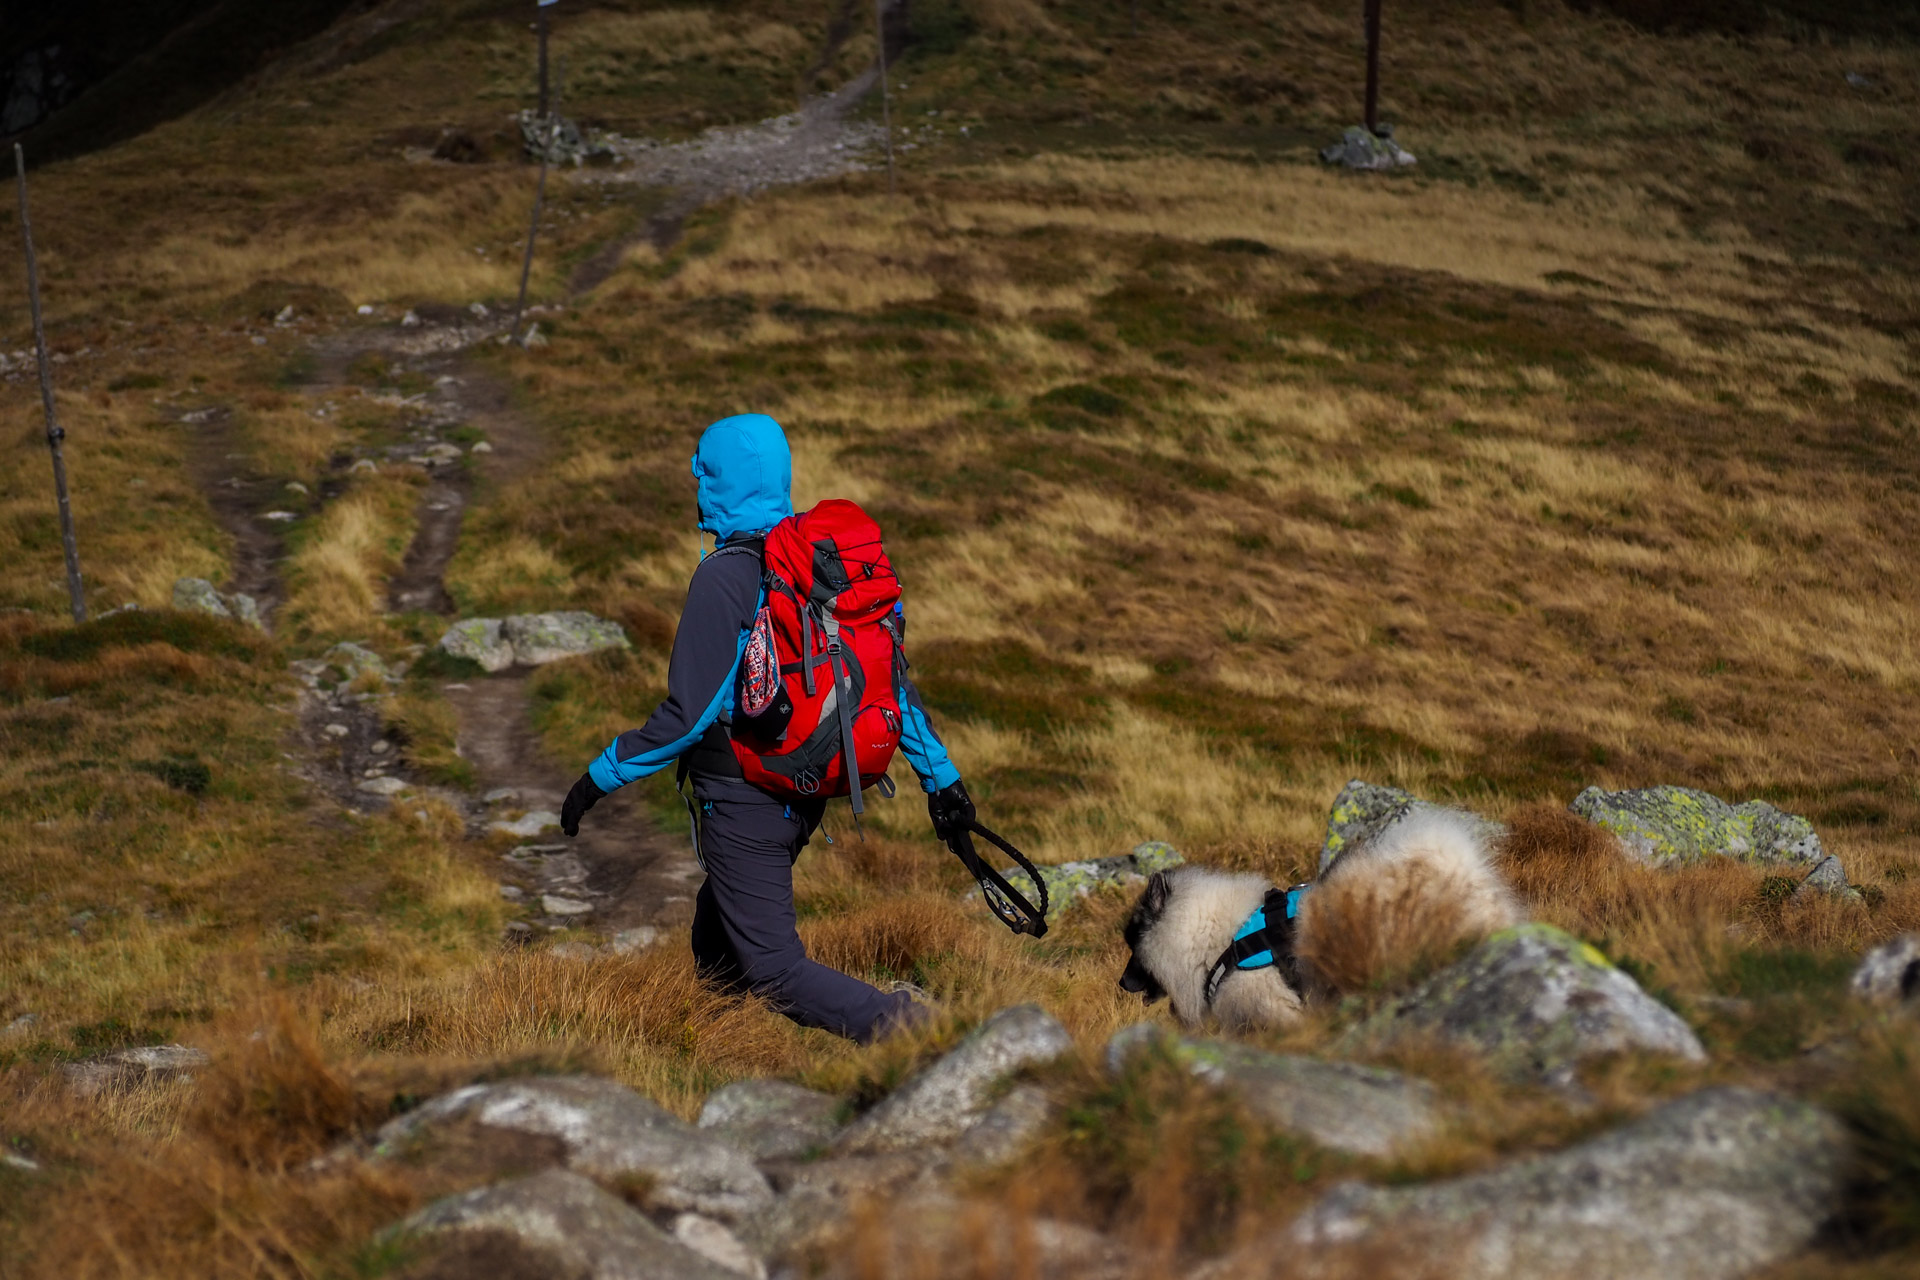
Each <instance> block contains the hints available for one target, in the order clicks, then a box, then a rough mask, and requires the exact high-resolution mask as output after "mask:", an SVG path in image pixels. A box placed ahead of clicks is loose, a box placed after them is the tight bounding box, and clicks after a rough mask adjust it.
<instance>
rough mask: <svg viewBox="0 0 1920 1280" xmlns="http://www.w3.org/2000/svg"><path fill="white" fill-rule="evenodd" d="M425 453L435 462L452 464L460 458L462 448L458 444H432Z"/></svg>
mask: <svg viewBox="0 0 1920 1280" xmlns="http://www.w3.org/2000/svg"><path fill="white" fill-rule="evenodd" d="M423 452H424V453H425V454H426V455H427V457H429V458H431V459H433V460H434V461H435V462H452V461H453V460H454V459H455V458H458V457H459V456H460V446H459V445H457V444H444V443H442V444H430V445H428V446H427V447H426V449H425V450H423Z"/></svg>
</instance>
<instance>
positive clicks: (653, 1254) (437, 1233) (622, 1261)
mask: <svg viewBox="0 0 1920 1280" xmlns="http://www.w3.org/2000/svg"><path fill="white" fill-rule="evenodd" d="M391 1235H392V1236H393V1237H396V1238H397V1240H398V1242H399V1243H401V1244H402V1246H403V1247H406V1248H407V1251H408V1252H413V1253H417V1254H420V1255H424V1256H425V1259H426V1261H427V1262H428V1265H427V1266H426V1267H425V1268H423V1270H424V1271H425V1273H426V1274H428V1275H434V1276H452V1275H514V1276H541V1277H546V1276H551V1277H553V1278H554V1280H740V1276H741V1274H742V1273H741V1272H739V1271H735V1270H732V1269H729V1268H726V1267H722V1266H720V1265H719V1264H718V1263H716V1262H713V1261H711V1260H710V1259H708V1258H707V1257H705V1256H704V1255H702V1254H701V1253H699V1252H697V1251H695V1250H693V1249H690V1248H688V1247H687V1246H686V1245H684V1244H682V1243H680V1242H679V1241H678V1240H675V1239H674V1238H673V1237H672V1236H669V1235H668V1234H667V1233H666V1232H664V1231H662V1230H661V1229H660V1228H659V1227H656V1226H654V1225H653V1223H651V1222H649V1221H647V1219H646V1216H645V1215H643V1214H641V1213H639V1212H638V1211H637V1210H635V1209H633V1208H631V1207H629V1206H628V1204H627V1203H626V1202H625V1201H624V1200H621V1199H620V1198H619V1197H618V1196H614V1195H611V1194H609V1193H608V1192H606V1191H603V1190H601V1189H600V1188H599V1187H597V1186H595V1185H594V1184H593V1183H592V1182H590V1181H588V1180H587V1179H586V1178H583V1177H581V1176H580V1175H579V1174H577V1173H568V1172H566V1171H565V1170H561V1169H549V1170H547V1171H546V1172H545V1173H538V1174H535V1175H534V1176H532V1177H530V1178H521V1179H518V1180H516V1181H513V1182H504V1183H501V1184H499V1185H498V1186H492V1187H483V1188H481V1189H480V1190H478V1191H469V1192H466V1193H465V1194H463V1195H456V1196H448V1197H447V1198H446V1199H444V1200H437V1201H435V1202H434V1203H433V1204H430V1205H428V1206H427V1207H426V1208H424V1209H422V1210H420V1211H419V1212H418V1213H416V1214H414V1215H413V1216H412V1217H409V1218H407V1219H406V1220H405V1221H403V1222H401V1223H400V1224H399V1226H397V1227H395V1228H394V1229H393V1231H392V1233H391ZM409 1270H412V1268H409Z"/></svg>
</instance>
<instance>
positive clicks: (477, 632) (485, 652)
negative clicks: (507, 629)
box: [440, 618, 513, 674]
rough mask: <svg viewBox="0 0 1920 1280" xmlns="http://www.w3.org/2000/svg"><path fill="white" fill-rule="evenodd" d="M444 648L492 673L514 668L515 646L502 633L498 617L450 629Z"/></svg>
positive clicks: (442, 643)
mask: <svg viewBox="0 0 1920 1280" xmlns="http://www.w3.org/2000/svg"><path fill="white" fill-rule="evenodd" d="M440 648H441V649H442V650H443V651H445V652H446V653H449V654H451V655H453V656H454V657H456V658H466V659H468V660H469V661H472V662H477V663H479V664H480V667H481V669H482V670H484V671H486V672H487V673H489V674H492V673H493V672H496V671H505V670H506V669H507V668H508V667H510V666H512V665H513V646H512V645H511V644H509V643H507V640H506V637H505V636H504V635H503V634H502V633H501V623H500V619H498V618H467V619H464V620H463V621H460V622H456V623H454V624H453V625H452V626H451V627H449V628H447V634H445V635H443V636H441V637H440Z"/></svg>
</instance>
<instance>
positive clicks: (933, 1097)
mask: <svg viewBox="0 0 1920 1280" xmlns="http://www.w3.org/2000/svg"><path fill="white" fill-rule="evenodd" d="M1072 1048H1073V1037H1072V1036H1070V1035H1068V1034H1067V1029H1066V1028H1065V1027H1063V1026H1061V1025H1060V1023H1059V1022H1058V1021H1056V1020H1055V1019H1054V1018H1053V1017H1052V1016H1051V1015H1049V1014H1047V1013H1046V1012H1044V1011H1043V1010H1042V1009H1041V1008H1040V1007H1039V1006H1038V1005H1031V1004H1022V1005H1015V1006H1013V1007H1012V1008H1010V1009H1002V1010H1000V1012H998V1013H996V1014H994V1015H993V1016H992V1017H991V1018H988V1019H987V1020H986V1021H985V1022H983V1023H981V1024H980V1025H979V1026H978V1027H976V1028H974V1030H973V1031H972V1032H971V1033H970V1034H969V1035H968V1036H967V1038H966V1039H964V1040H962V1041H961V1042H960V1043H959V1044H958V1045H956V1046H955V1047H954V1048H953V1049H952V1050H951V1051H950V1052H948V1053H947V1054H946V1055H945V1056H943V1057H941V1058H939V1059H938V1060H936V1061H935V1062H933V1063H932V1064H930V1065H929V1066H926V1067H924V1068H922V1069H921V1070H920V1071H919V1072H917V1073H916V1074H915V1075H913V1076H911V1077H909V1078H908V1080H907V1081H906V1083H905V1084H903V1085H901V1086H900V1087H899V1088H898V1089H896V1090H894V1091H893V1092H892V1093H891V1094H889V1095H888V1096H887V1097H885V1098H883V1099H882V1100H881V1101H880V1103H879V1105H877V1106H875V1107H874V1108H873V1109H872V1110H871V1111H869V1112H867V1113H866V1114H865V1115H863V1116H861V1117H860V1118H859V1119H857V1120H855V1121H854V1122H853V1123H852V1124H850V1125H848V1126H847V1128H846V1129H845V1130H843V1131H842V1132H841V1135H840V1137H839V1138H838V1139H837V1140H836V1141H835V1142H834V1151H835V1153H836V1154H839V1155H858V1154H862V1153H867V1152H876V1151H897V1150H900V1149H902V1148H909V1147H919V1146H924V1145H925V1144H927V1143H938V1142H948V1141H951V1140H952V1139H954V1138H957V1137H959V1136H960V1134H961V1133H962V1132H964V1131H965V1130H966V1129H967V1128H968V1127H969V1126H971V1125H972V1124H973V1123H974V1122H975V1121H976V1120H978V1119H980V1117H981V1116H982V1115H984V1114H985V1113H986V1111H987V1108H988V1107H989V1106H990V1105H991V1104H992V1101H993V1099H992V1089H993V1086H994V1084H995V1082H996V1081H998V1080H1000V1079H1002V1078H1004V1077H1005V1076H1008V1075H1011V1074H1012V1073H1013V1072H1015V1071H1018V1070H1020V1069H1021V1068H1023V1067H1033V1066H1039V1065H1041V1064H1042V1063H1047V1062H1052V1061H1053V1060H1054V1059H1056V1058H1058V1057H1060V1056H1061V1055H1062V1054H1064V1053H1066V1052H1067V1051H1068V1050H1070V1049H1072Z"/></svg>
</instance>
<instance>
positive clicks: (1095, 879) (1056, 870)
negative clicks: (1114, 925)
mask: <svg viewBox="0 0 1920 1280" xmlns="http://www.w3.org/2000/svg"><path fill="white" fill-rule="evenodd" d="M1184 861H1186V859H1185V858H1183V857H1182V856H1181V855H1180V852H1179V850H1177V849H1175V848H1174V847H1173V846H1172V845H1170V844H1168V843H1166V842H1165V841H1163V840H1152V841H1148V842H1147V843H1145V844H1141V845H1138V846H1136V847H1135V848H1134V850H1133V852H1132V853H1123V854H1119V855H1118V856H1115V857H1111V858H1084V859H1081V860H1080V861H1077V862H1057V863H1053V864H1051V865H1048V866H1040V867H1037V868H1036V869H1037V870H1038V871H1039V872H1040V879H1041V880H1042V881H1044V882H1045V883H1046V886H1047V920H1048V921H1049V922H1057V921H1058V920H1059V919H1060V916H1061V914H1062V913H1063V912H1065V911H1066V909H1067V908H1068V907H1070V906H1072V905H1073V904H1074V903H1076V902H1078V901H1080V900H1081V899H1082V898H1085V897H1086V896H1087V895H1088V894H1090V893H1092V892H1093V891H1094V890H1095V889H1096V888H1098V887H1100V886H1101V885H1106V884H1115V885H1130V884H1140V883H1144V882H1145V880H1146V878H1147V877H1148V876H1150V875H1152V874H1153V873H1154V872H1156V871H1164V870H1166V869H1167V868H1168V867H1177V866H1179V865H1180V864H1181V863H1182V862H1184ZM1000 874H1001V875H1002V876H1003V877H1005V879H1006V881H1007V883H1008V884H1010V885H1012V886H1013V887H1014V888H1015V889H1017V890H1019V891H1020V892H1021V893H1023V894H1025V895H1026V896H1027V898H1028V899H1029V900H1031V901H1036V902H1037V901H1038V900H1039V895H1038V894H1037V893H1036V892H1035V890H1034V887H1033V879H1032V877H1030V876H1029V875H1028V874H1027V873H1026V871H1025V870H1024V869H1023V868H1020V867H1005V868H1003V869H1002V870H1001V872H1000ZM978 893H979V891H978V890H975V891H974V892H973V893H971V894H969V895H968V896H969V897H975V896H978Z"/></svg>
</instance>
